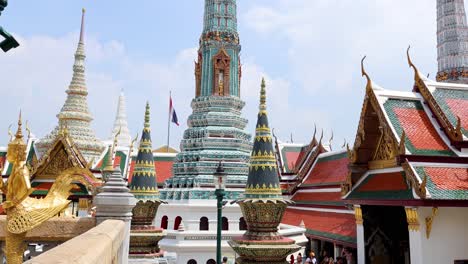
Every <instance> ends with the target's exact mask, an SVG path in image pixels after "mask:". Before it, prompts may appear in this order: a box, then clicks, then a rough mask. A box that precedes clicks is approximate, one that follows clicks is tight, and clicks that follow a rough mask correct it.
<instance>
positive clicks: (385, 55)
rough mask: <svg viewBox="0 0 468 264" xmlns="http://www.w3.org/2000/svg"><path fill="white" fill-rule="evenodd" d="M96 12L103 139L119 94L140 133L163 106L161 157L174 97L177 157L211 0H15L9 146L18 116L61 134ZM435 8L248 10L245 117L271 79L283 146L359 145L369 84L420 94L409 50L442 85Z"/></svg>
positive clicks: (370, 5) (94, 66)
mask: <svg viewBox="0 0 468 264" xmlns="http://www.w3.org/2000/svg"><path fill="white" fill-rule="evenodd" d="M82 7H84V8H86V10H87V12H86V51H87V64H86V66H87V84H88V90H89V97H88V102H89V108H90V111H91V112H92V114H93V115H94V117H95V120H94V121H93V127H94V128H95V131H96V134H97V135H98V137H100V138H107V137H108V136H109V135H110V132H111V129H112V124H113V120H114V117H115V108H116V104H117V97H118V94H119V91H120V90H121V89H123V90H124V91H125V94H126V98H127V111H128V119H129V126H130V130H131V132H132V133H133V134H136V132H138V131H140V130H141V128H142V123H143V113H144V104H145V102H146V100H148V101H149V102H150V104H151V106H152V128H153V129H152V130H153V132H152V134H153V135H152V136H153V141H154V147H157V146H159V145H162V144H165V141H166V124H167V107H168V106H167V105H168V98H167V96H168V92H169V90H172V92H173V100H174V104H175V108H176V110H177V112H178V115H179V120H180V121H182V122H181V123H182V125H181V127H172V136H171V145H174V146H176V147H178V144H179V141H180V139H181V136H182V133H183V131H184V129H185V128H186V125H185V120H186V119H187V117H188V115H189V114H190V113H191V108H190V100H191V99H192V97H193V95H194V77H193V76H194V75H193V61H194V60H195V58H196V49H197V46H198V38H199V36H200V33H201V29H202V16H203V1H202V0H172V1H162V0H141V1H131V2H130V1H90V0H87V1H59V0H44V1H27V0H15V1H10V2H9V6H8V7H7V8H6V9H5V11H4V12H3V14H2V16H0V25H2V26H4V27H5V28H6V29H7V30H8V31H10V32H11V33H13V34H15V36H17V38H18V39H19V41H20V42H21V46H20V47H19V48H17V49H16V50H13V51H10V52H9V53H7V54H0V74H1V75H0V77H1V78H0V94H1V95H2V99H3V100H2V103H3V109H4V113H3V115H1V116H0V135H3V136H0V144H6V142H7V138H8V136H7V127H8V125H9V124H11V123H14V122H15V119H16V116H17V112H18V110H19V108H22V109H23V116H24V117H25V119H28V120H29V123H30V127H31V129H32V131H33V133H34V134H35V135H36V136H38V137H42V136H43V135H45V134H46V133H48V132H49V131H50V130H51V129H52V128H53V127H54V126H55V125H56V124H57V119H56V117H55V115H56V114H57V113H58V112H59V110H60V108H61V107H62V105H63V103H64V101H65V96H66V95H65V90H66V89H67V86H68V84H69V81H70V79H71V73H72V64H73V53H74V51H75V49H76V43H77V40H78V31H79V25H80V18H81V8H82ZM435 14H436V13H435V0H434V1H429V0H412V1H405V0H378V1H377V0H376V1H368V0H314V1H310V0H239V1H238V19H239V23H238V24H239V33H240V37H241V44H242V53H241V59H242V62H243V79H242V83H241V97H242V99H243V100H245V101H246V103H247V105H246V107H245V109H244V113H243V115H244V116H245V117H246V118H248V119H249V126H248V130H249V131H250V132H252V133H253V124H254V123H255V119H256V112H257V107H258V92H259V84H260V80H261V77H262V76H265V78H266V81H267V91H268V96H269V98H268V107H269V114H270V123H271V126H272V127H273V128H275V131H276V133H277V134H278V136H279V138H280V139H282V140H283V141H288V140H289V138H290V134H291V133H292V134H293V139H294V141H295V142H304V143H306V142H309V141H310V139H311V136H312V134H313V127H314V123H316V124H317V126H318V127H319V129H322V128H323V129H324V130H325V137H326V138H328V137H329V136H330V132H331V130H332V129H333V131H334V135H335V139H334V146H335V148H339V147H340V146H341V145H342V142H343V139H344V138H346V139H347V141H348V142H352V141H353V140H354V135H355V132H356V128H357V124H358V120H359V113H360V110H361V107H362V102H363V95H364V88H365V79H363V78H362V77H361V76H360V65H359V63H360V59H361V57H362V56H363V55H367V60H366V68H367V71H368V73H369V74H370V76H371V78H372V79H373V81H375V82H376V83H378V84H379V85H380V86H382V87H384V88H386V89H395V90H406V91H409V90H411V88H412V80H413V72H412V70H411V69H409V68H408V65H407V63H406V57H405V56H406V55H405V51H406V48H407V46H408V44H411V45H412V47H413V48H412V51H411V53H412V56H413V61H414V63H415V64H416V65H417V66H418V68H419V69H420V70H421V71H422V72H425V73H430V75H431V77H434V76H435V72H436V70H437V69H436V67H437V63H436V34H435V32H436V23H435V22H436V21H435Z"/></svg>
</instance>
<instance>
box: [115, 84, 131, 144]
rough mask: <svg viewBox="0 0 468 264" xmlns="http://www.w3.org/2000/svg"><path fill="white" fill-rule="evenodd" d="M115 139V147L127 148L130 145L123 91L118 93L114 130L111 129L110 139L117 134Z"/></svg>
mask: <svg viewBox="0 0 468 264" xmlns="http://www.w3.org/2000/svg"><path fill="white" fill-rule="evenodd" d="M119 130H120V134H119V136H118V137H117V146H122V147H129V146H130V144H131V143H132V136H130V131H129V129H128V123H127V108H126V107H125V96H124V93H123V91H121V92H120V96H119V102H118V104H117V115H116V116H115V122H114V128H113V129H112V136H111V139H114V136H115V135H116V134H117V133H118V132H119Z"/></svg>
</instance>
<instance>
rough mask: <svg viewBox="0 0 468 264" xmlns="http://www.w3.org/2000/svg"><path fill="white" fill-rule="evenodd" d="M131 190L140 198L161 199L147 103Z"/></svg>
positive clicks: (147, 104)
mask: <svg viewBox="0 0 468 264" xmlns="http://www.w3.org/2000/svg"><path fill="white" fill-rule="evenodd" d="M130 192H132V193H133V194H134V195H135V198H137V199H138V200H157V199H159V190H158V184H157V181H156V169H155V168H154V160H153V146H152V142H151V128H150V106H149V103H148V102H147V103H146V111H145V124H144V128H143V132H142V134H141V140H140V146H139V147H138V155H137V158H136V161H135V168H134V169H133V174H132V181H131V183H130Z"/></svg>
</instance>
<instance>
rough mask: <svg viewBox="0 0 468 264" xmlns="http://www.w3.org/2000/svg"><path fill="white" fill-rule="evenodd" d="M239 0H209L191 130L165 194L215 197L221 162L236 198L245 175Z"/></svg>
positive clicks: (230, 196)
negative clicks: (237, 1) (214, 180)
mask: <svg viewBox="0 0 468 264" xmlns="http://www.w3.org/2000/svg"><path fill="white" fill-rule="evenodd" d="M236 11H237V6H236V1H235V0H206V1H205V13H204V23H203V32H202V35H201V37H200V48H199V50H198V61H197V62H196V63H195V80H196V81H195V98H194V99H193V100H192V108H193V113H192V115H191V116H190V117H189V118H188V129H187V130H186V131H185V133H184V136H183V140H182V141H181V143H180V148H181V152H180V153H179V154H178V155H177V157H176V161H175V163H174V165H173V174H174V176H173V177H172V178H171V179H169V180H167V181H166V186H165V187H166V188H165V190H163V191H162V197H161V198H162V199H166V200H186V199H214V198H215V196H214V188H213V187H214V184H213V173H214V172H215V170H216V168H217V166H218V163H219V161H223V164H224V167H225V170H226V172H227V173H228V178H227V182H226V184H227V186H228V188H231V189H229V190H228V192H227V193H228V195H227V198H228V199H236V198H237V197H238V196H239V195H240V194H241V193H242V192H243V188H244V186H245V183H246V180H247V174H248V161H249V153H250V148H251V143H250V138H251V137H250V135H249V134H248V133H247V132H246V131H245V130H244V128H245V126H246V125H247V120H246V119H244V118H242V117H241V116H240V115H241V110H242V108H243V107H244V102H243V101H242V100H241V99H240V78H241V64H240V60H239V52H240V50H241V46H240V44H239V35H238V33H237V17H236Z"/></svg>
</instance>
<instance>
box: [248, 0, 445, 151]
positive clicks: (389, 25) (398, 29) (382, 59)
mask: <svg viewBox="0 0 468 264" xmlns="http://www.w3.org/2000/svg"><path fill="white" fill-rule="evenodd" d="M262 3H263V4H252V6H251V7H250V8H249V10H248V11H247V12H246V13H244V14H243V15H242V16H241V23H245V24H246V25H247V28H249V29H250V30H253V31H255V32H256V33H257V38H259V39H261V40H263V41H265V42H267V43H281V45H278V47H279V48H280V50H278V49H277V50H274V49H270V50H269V51H270V52H271V53H272V54H271V56H272V57H273V58H274V57H275V54H276V53H284V52H286V54H287V61H286V63H284V62H282V63H283V67H282V69H281V72H282V74H283V76H287V77H286V78H285V79H286V80H288V81H289V82H291V83H293V84H294V89H290V90H289V105H290V107H291V108H297V109H298V111H304V112H303V113H307V114H306V115H301V116H300V117H299V118H297V120H296V121H297V122H296V125H295V126H293V125H292V124H291V127H289V126H287V125H284V126H282V128H283V129H284V128H285V127H286V128H287V129H290V130H291V131H295V132H294V133H296V134H298V135H299V138H300V139H301V140H302V141H304V142H305V141H307V139H306V138H307V137H308V136H309V137H310V134H311V133H313V131H311V130H308V131H307V130H303V129H304V128H301V123H302V122H303V118H304V117H305V118H309V119H311V121H316V122H317V123H318V124H320V125H322V124H323V126H324V127H325V128H326V131H330V129H331V128H333V129H334V130H335V142H342V138H343V137H346V138H347V139H348V140H352V139H354V134H355V131H356V130H355V129H356V127H357V122H358V118H359V112H360V109H361V104H362V100H363V93H364V86H365V84H364V83H365V81H364V79H363V78H362V77H361V74H360V65H359V63H360V59H361V57H362V56H363V55H367V57H368V59H367V61H366V69H367V71H368V72H369V74H370V75H371V77H372V79H373V80H374V81H376V82H377V83H379V84H380V85H382V86H383V87H385V88H388V89H398V90H406V91H408V90H411V89H412V71H411V70H410V69H408V66H407V63H406V54H405V51H406V47H407V46H408V44H411V45H412V46H413V50H412V55H413V61H414V62H415V63H416V64H417V65H418V67H419V69H421V70H423V71H425V72H432V76H434V72H435V70H436V65H437V64H436V56H435V55H436V34H435V31H436V23H435V22H436V19H435V10H436V9H435V1H429V2H428V1H427V0H414V1H404V0H379V1H367V0H317V1H315V0H314V1H310V0H277V1H266V2H262ZM273 47H274V48H277V47H276V45H274V46H273ZM257 63H259V64H263V65H268V63H271V62H262V61H257ZM279 67H281V66H279ZM285 103H286V102H285ZM309 114H312V116H311V115H309ZM320 119H321V120H320ZM340 138H341V139H340ZM340 145H341V143H340Z"/></svg>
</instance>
